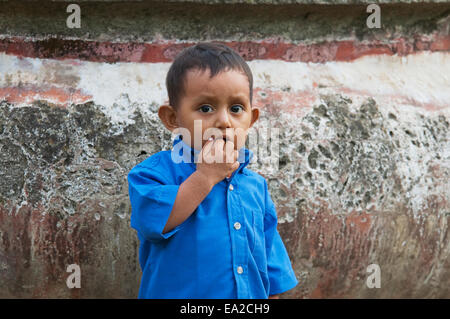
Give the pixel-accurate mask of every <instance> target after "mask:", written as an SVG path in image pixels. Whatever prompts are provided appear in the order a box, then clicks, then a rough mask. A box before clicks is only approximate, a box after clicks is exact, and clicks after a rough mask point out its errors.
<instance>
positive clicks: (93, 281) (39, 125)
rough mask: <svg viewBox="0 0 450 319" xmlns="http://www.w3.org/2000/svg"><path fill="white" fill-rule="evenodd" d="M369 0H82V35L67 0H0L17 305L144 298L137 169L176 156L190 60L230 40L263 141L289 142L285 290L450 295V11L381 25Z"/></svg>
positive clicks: (281, 159)
mask: <svg viewBox="0 0 450 319" xmlns="http://www.w3.org/2000/svg"><path fill="white" fill-rule="evenodd" d="M405 2H406V3H405ZM367 3H369V2H368V1H274V2H272V3H271V2H270V1H170V2H158V1H141V2H133V1H119V2H117V1H98V2H95V1H89V2H88V1H82V2H79V4H80V6H81V28H80V29H69V28H67V27H66V18H67V17H68V15H69V13H66V7H67V4H68V3H67V2H42V1H41V2H39V3H37V2H27V1H24V2H16V1H6V2H0V150H1V151H0V163H1V165H0V297H2V298H25V297H26V298H30V297H31V298H47V297H51V298H99V297H103V298H134V297H136V296H137V292H138V287H139V279H140V269H139V266H138V261H137V257H138V241H137V238H136V234H135V232H134V231H133V230H132V229H131V228H130V226H129V219H130V205H129V202H128V194H127V181H126V174H127V173H128V171H129V170H130V169H131V168H132V167H133V166H134V165H135V164H137V163H138V162H140V161H142V160H144V159H145V158H147V157H148V156H150V155H151V154H153V153H155V152H157V151H159V150H162V149H168V148H169V146H170V145H171V142H170V133H169V132H168V131H166V130H165V129H164V128H163V126H162V125H161V124H160V122H159V119H158V117H157V109H158V107H159V105H160V104H162V103H164V102H165V101H166V100H167V93H166V91H165V82H164V81H165V75H166V72H167V70H168V68H169V66H170V63H171V61H172V60H173V58H174V56H175V55H176V54H177V53H178V52H179V51H180V50H181V49H183V48H184V47H186V46H190V45H192V44H194V43H196V42H197V41H209V40H214V41H220V42H223V43H226V44H227V45H229V46H231V47H233V48H235V49H236V50H237V51H238V52H239V53H240V54H241V55H242V56H243V57H244V58H245V59H246V60H247V61H248V63H249V65H250V67H251V69H252V71H253V75H254V80H255V83H254V84H255V87H254V106H255V107H259V108H260V109H261V112H262V116H261V119H260V121H258V122H257V124H256V125H255V134H257V136H258V138H259V140H258V141H259V142H261V143H262V144H264V143H266V144H267V141H268V140H270V136H268V132H269V131H270V132H273V129H274V128H276V129H277V130H278V131H277V132H278V133H279V156H276V157H275V162H274V161H273V156H274V154H269V155H271V156H267V153H264V152H265V150H264V149H262V148H261V149H260V148H257V147H256V146H255V148H251V149H253V150H254V151H255V152H256V154H255V155H256V157H255V160H256V161H255V162H254V163H252V164H251V165H250V168H251V169H253V170H255V171H257V172H259V173H260V174H262V175H263V176H265V177H266V178H267V180H268V181H269V187H270V191H271V194H272V198H273V199H274V201H275V203H276V206H277V210H278V216H279V231H280V233H281V235H282V237H283V239H284V242H285V244H286V246H287V249H288V252H289V255H290V256H291V259H292V262H293V266H294V269H295V272H296V274H297V277H298V278H299V280H300V284H299V285H298V286H297V287H296V288H295V289H293V290H291V291H289V292H287V293H285V294H284V295H283V296H282V297H284V298H330V297H337V298H363V297H367V298H380V297H384V298H399V297H403V298H413V297H414V298H435V297H441V298H449V297H450V238H449V222H450V192H449V188H450V185H449V175H450V142H449V121H450V118H449V117H450V105H449V101H450V89H449V88H450V53H449V50H450V36H449V31H450V3H449V2H446V1H427V2H425V3H419V2H416V1H383V2H382V3H383V4H381V5H380V6H381V21H382V27H381V28H379V29H369V28H368V27H367V26H366V19H367V17H368V15H369V13H367V12H366V7H367ZM271 134H272V133H271ZM73 263H76V264H78V265H80V267H81V288H80V289H76V288H74V289H69V288H68V287H67V286H66V278H67V277H68V275H69V274H68V273H67V272H66V268H67V266H68V265H70V264H73ZM372 263H375V264H378V265H379V266H380V269H381V288H373V289H369V288H368V287H367V285H366V278H367V276H368V275H369V274H368V273H367V272H366V269H367V266H368V265H370V264H372Z"/></svg>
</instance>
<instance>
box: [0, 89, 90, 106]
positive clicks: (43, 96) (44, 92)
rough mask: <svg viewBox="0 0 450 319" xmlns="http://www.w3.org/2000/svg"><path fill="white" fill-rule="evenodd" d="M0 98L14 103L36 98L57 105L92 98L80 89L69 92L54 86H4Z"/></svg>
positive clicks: (66, 104) (75, 102) (26, 101)
mask: <svg viewBox="0 0 450 319" xmlns="http://www.w3.org/2000/svg"><path fill="white" fill-rule="evenodd" d="M1 100H5V101H8V102H10V103H14V104H16V103H17V104H20V103H31V102H33V101H37V100H45V101H52V102H54V103H56V104H57V105H62V106H69V105H70V104H72V103H73V104H82V103H86V102H88V101H90V100H92V96H91V95H86V94H83V93H82V92H81V91H80V90H76V91H73V92H71V91H70V90H66V89H61V88H56V87H45V88H43V87H35V86H30V87H27V88H17V87H5V88H0V101H1Z"/></svg>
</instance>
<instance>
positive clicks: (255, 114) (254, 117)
mask: <svg viewBox="0 0 450 319" xmlns="http://www.w3.org/2000/svg"><path fill="white" fill-rule="evenodd" d="M258 119H259V108H257V107H252V121H251V122H250V126H249V127H252V126H253V124H254V123H255V122H256V121H257V120H258Z"/></svg>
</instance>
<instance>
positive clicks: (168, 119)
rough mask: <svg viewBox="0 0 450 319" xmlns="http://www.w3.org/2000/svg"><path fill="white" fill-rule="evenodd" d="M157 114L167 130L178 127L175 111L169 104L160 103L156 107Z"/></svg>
mask: <svg viewBox="0 0 450 319" xmlns="http://www.w3.org/2000/svg"><path fill="white" fill-rule="evenodd" d="M158 116H159V119H160V120H161V122H163V124H164V126H165V127H166V128H167V129H168V130H169V131H171V132H173V130H174V129H176V128H177V127H178V123H177V113H176V111H175V109H174V108H173V107H172V106H171V105H166V104H165V105H161V106H160V107H159V109H158Z"/></svg>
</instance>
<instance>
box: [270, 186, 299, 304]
mask: <svg viewBox="0 0 450 319" xmlns="http://www.w3.org/2000/svg"><path fill="white" fill-rule="evenodd" d="M265 193H266V196H265V205H266V212H265V215H264V233H265V237H266V238H265V239H266V252H267V271H268V275H269V283H270V286H269V287H270V289H269V295H275V294H279V293H283V292H285V291H288V290H290V289H292V288H294V287H295V286H296V285H297V284H298V280H297V278H296V277H295V273H294V270H293V269H292V265H291V261H290V259H289V255H288V253H287V250H286V247H285V246H284V243H283V240H282V239H281V236H280V234H279V233H278V230H277V214H276V208H275V205H274V203H273V201H272V198H271V197H270V194H269V191H268V188H267V184H266V192H265Z"/></svg>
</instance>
